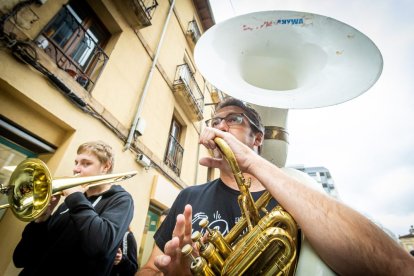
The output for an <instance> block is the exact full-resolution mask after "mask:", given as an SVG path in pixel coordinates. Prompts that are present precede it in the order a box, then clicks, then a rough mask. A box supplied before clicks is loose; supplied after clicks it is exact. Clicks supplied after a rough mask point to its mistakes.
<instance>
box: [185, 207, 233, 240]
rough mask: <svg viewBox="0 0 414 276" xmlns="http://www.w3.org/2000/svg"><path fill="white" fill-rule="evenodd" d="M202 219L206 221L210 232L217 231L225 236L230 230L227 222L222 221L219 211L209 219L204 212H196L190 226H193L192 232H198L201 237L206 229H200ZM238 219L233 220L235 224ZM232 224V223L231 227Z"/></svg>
mask: <svg viewBox="0 0 414 276" xmlns="http://www.w3.org/2000/svg"><path fill="white" fill-rule="evenodd" d="M202 219H207V220H208V228H209V229H211V230H217V231H219V232H220V233H221V234H222V235H223V236H225V235H226V234H227V233H228V232H229V231H230V230H231V228H230V226H229V222H228V221H226V220H224V219H222V216H221V215H220V213H219V211H216V212H214V214H213V217H212V218H209V217H208V215H207V214H206V213H204V212H198V213H196V214H195V215H194V216H193V220H192V222H191V223H192V225H193V230H192V231H193V232H194V231H197V230H198V231H200V232H201V234H202V235H204V234H205V232H206V231H207V230H206V229H200V226H199V223H200V221H201V220H202ZM239 219H240V217H236V218H235V222H237V221H238V220H239ZM233 224H234V223H232V225H233Z"/></svg>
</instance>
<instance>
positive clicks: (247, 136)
mask: <svg viewBox="0 0 414 276" xmlns="http://www.w3.org/2000/svg"><path fill="white" fill-rule="evenodd" d="M207 123H208V126H207V127H206V128H205V129H204V131H203V132H202V134H201V136H200V143H201V144H203V145H204V146H205V147H206V148H208V149H211V150H215V151H216V150H217V145H216V143H215V142H214V138H216V137H220V138H222V139H223V140H224V141H225V142H226V143H227V144H228V146H229V147H230V148H231V150H232V151H233V152H234V156H235V158H236V160H237V162H238V164H239V166H240V169H241V170H242V171H243V172H244V175H245V177H246V178H251V186H250V191H251V192H252V195H253V198H254V199H256V198H257V196H258V195H259V194H260V193H262V192H263V191H264V190H267V191H269V192H270V194H271V195H272V197H273V198H274V199H276V200H277V202H278V203H280V205H281V206H283V208H284V209H285V210H286V211H287V212H289V213H290V215H291V216H292V217H293V218H294V219H295V221H296V223H297V224H298V225H299V226H300V228H301V230H302V232H303V234H304V236H305V237H306V238H307V239H308V241H309V243H310V244H311V245H312V247H313V248H314V249H315V251H316V252H317V254H318V255H319V256H320V258H321V259H322V260H323V261H324V262H325V263H326V264H327V265H328V266H329V267H330V268H331V269H332V270H333V271H334V272H335V273H337V274H339V275H409V274H410V273H412V272H413V271H414V259H413V258H412V257H411V256H410V255H409V254H408V253H407V252H406V251H404V250H403V249H402V248H401V247H400V246H399V245H398V244H397V243H396V242H395V241H394V240H392V239H391V238H390V237H389V236H388V235H387V234H386V233H384V232H383V231H382V230H381V229H379V228H378V227H377V226H376V225H375V224H374V223H372V222H371V221H369V220H368V219H367V218H365V217H364V216H362V215H361V214H359V213H358V212H356V211H354V210H353V209H351V208H350V207H348V206H346V205H344V204H343V203H341V202H339V201H337V200H335V199H333V198H331V197H329V196H328V195H326V194H325V193H322V192H319V191H317V190H314V189H312V188H310V187H309V186H307V185H304V184H303V183H301V182H299V181H297V180H295V179H293V178H292V177H290V176H288V175H287V174H285V173H284V172H283V171H282V170H281V169H279V168H278V167H276V166H275V165H273V164H271V163H270V162H268V161H267V160H265V159H264V158H262V157H261V156H260V155H259V154H257V153H258V150H259V148H260V146H261V144H262V142H263V126H262V123H261V120H260V117H259V115H258V114H257V112H256V111H255V110H254V109H252V108H251V107H249V106H247V105H245V104H244V103H243V102H242V101H239V100H237V99H234V98H227V99H226V100H224V101H222V102H221V103H220V104H219V105H218V106H217V108H216V113H215V115H214V117H213V118H212V119H211V120H208V122H207ZM200 164H201V165H204V166H208V167H214V168H218V169H219V170H220V178H219V179H216V180H213V181H211V182H208V183H206V184H203V185H195V186H191V187H188V188H186V189H184V190H182V191H181V192H180V194H179V195H178V197H177V199H176V200H175V202H174V203H173V205H172V207H171V210H170V212H169V214H168V216H167V218H166V220H165V221H164V222H163V224H162V225H161V226H160V228H159V229H158V231H157V232H156V234H155V236H154V239H155V242H156V246H155V247H154V249H153V252H152V254H151V256H150V258H149V260H148V262H147V263H146V264H145V265H144V266H143V267H142V269H141V270H140V271H139V272H138V275H153V274H157V273H159V272H162V273H164V274H165V275H188V274H190V273H191V272H190V266H189V264H188V261H187V260H186V259H185V258H184V256H183V255H182V253H181V251H180V249H181V248H183V246H184V245H186V244H191V243H192V240H191V235H192V233H193V232H194V229H196V230H199V231H200V230H201V229H200V226H199V221H200V219H201V218H207V219H208V222H209V225H210V226H209V228H214V229H218V230H219V231H220V232H221V233H222V234H223V236H224V235H225V234H226V233H227V232H228V231H229V229H230V228H231V227H233V226H234V225H235V223H236V222H237V220H238V219H239V218H240V216H241V211H240V208H238V207H237V194H238V193H239V192H238V190H239V188H238V185H237V183H236V181H235V178H234V176H233V173H232V171H231V169H230V167H229V165H228V163H227V162H226V160H224V159H222V158H217V157H215V158H211V157H204V158H202V159H201V160H200ZM271 204H272V203H271ZM235 206H236V207H237V208H236V207H235Z"/></svg>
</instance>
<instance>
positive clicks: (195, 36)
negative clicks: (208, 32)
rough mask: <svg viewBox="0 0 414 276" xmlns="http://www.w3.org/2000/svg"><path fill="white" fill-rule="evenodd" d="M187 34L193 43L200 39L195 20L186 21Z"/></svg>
mask: <svg viewBox="0 0 414 276" xmlns="http://www.w3.org/2000/svg"><path fill="white" fill-rule="evenodd" d="M187 35H189V36H190V37H191V40H192V42H193V43H194V45H195V44H196V43H197V41H198V40H199V39H200V37H201V32H200V29H199V28H198V25H197V22H196V21H195V20H192V21H190V22H188V29H187Z"/></svg>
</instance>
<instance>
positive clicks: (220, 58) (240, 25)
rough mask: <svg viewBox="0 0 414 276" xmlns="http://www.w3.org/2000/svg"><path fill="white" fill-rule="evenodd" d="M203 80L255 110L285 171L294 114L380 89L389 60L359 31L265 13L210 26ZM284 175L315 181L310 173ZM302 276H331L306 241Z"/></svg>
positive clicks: (323, 20) (199, 51)
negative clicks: (385, 61)
mask: <svg viewBox="0 0 414 276" xmlns="http://www.w3.org/2000/svg"><path fill="white" fill-rule="evenodd" d="M194 58H195V63H196V65H197V68H198V69H199V70H200V73H201V74H202V75H203V76H204V77H205V78H206V79H207V80H208V82H210V83H211V84H213V85H214V86H215V87H217V88H218V89H220V90H221V91H223V92H224V93H226V94H229V95H231V96H233V97H235V98H238V99H240V100H243V101H245V102H248V103H250V104H253V105H254V108H255V109H256V110H258V111H259V113H260V115H261V116H262V119H263V122H264V125H265V127H266V134H265V138H266V139H265V142H264V146H263V151H262V152H263V153H262V155H263V157H264V158H266V159H267V160H269V161H271V162H272V163H274V164H276V165H277V166H279V167H283V166H284V165H285V162H286V157H287V144H288V139H287V136H288V135H287V132H286V130H285V128H286V121H287V111H288V109H308V108H318V107H326V106H332V105H336V104H340V103H343V102H346V101H349V100H351V99H353V98H355V97H358V96H359V95H361V94H362V93H364V92H365V91H367V90H368V89H369V88H370V87H371V86H373V85H374V84H375V82H376V81H377V80H378V78H379V77H380V75H381V72H382V67H383V60H382V55H381V53H380V51H379V49H378V48H377V47H376V45H375V44H374V43H373V42H372V41H371V40H370V39H369V38H368V37H367V36H365V35H364V34H363V33H361V32H360V31H358V30H356V29H355V28H353V27H351V26H349V25H347V24H345V23H343V22H340V21H338V20H335V19H333V18H330V17H326V16H322V15H318V14H312V13H306V12H299V11H264V12H254V13H250V14H246V15H241V16H237V17H234V18H231V19H228V20H226V21H224V22H221V23H219V24H217V25H215V26H213V27H211V28H210V29H209V30H208V31H207V32H205V33H204V34H203V35H202V36H201V38H200V39H199V40H198V42H197V44H196V48H195V51H194ZM286 172H287V173H289V174H291V175H292V176H293V177H296V178H299V179H301V180H302V181H304V182H306V181H308V182H310V181H312V180H313V179H310V177H308V176H307V175H305V174H304V173H301V172H299V171H296V170H293V169H286ZM300 254H301V256H300V259H299V262H298V267H297V275H302V274H304V275H332V271H331V270H330V269H329V268H327V266H326V265H325V264H324V263H323V262H322V261H321V260H320V259H319V258H318V257H317V255H316V254H315V253H314V252H313V249H312V248H311V247H310V245H309V244H308V243H307V240H306V239H305V240H304V241H303V243H302V247H301V253H300Z"/></svg>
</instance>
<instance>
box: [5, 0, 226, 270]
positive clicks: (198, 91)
mask: <svg viewBox="0 0 414 276" xmlns="http://www.w3.org/2000/svg"><path fill="white" fill-rule="evenodd" d="M0 15H1V22H0V28H1V29H0V31H1V35H0V45H1V47H0V64H1V67H0V129H1V135H0V148H1V151H0V162H1V164H0V165H1V170H0V183H1V184H3V185H7V184H8V179H9V177H10V175H11V172H12V170H13V169H12V168H13V166H16V165H17V164H19V163H20V162H21V161H22V160H24V159H26V158H27V157H35V158H39V159H41V160H42V161H44V162H45V163H46V164H47V167H48V169H49V170H50V173H51V176H52V178H58V177H70V176H71V175H72V168H73V162H74V158H75V155H76V149H77V147H78V145H79V144H81V143H83V142H86V141H91V140H103V141H105V142H107V143H108V144H110V145H111V146H112V147H113V148H114V151H115V169H114V173H118V172H127V171H134V170H135V171H137V172H138V173H137V175H135V176H134V177H132V178H129V179H128V180H125V181H123V182H122V183H119V184H120V185H123V187H125V189H126V190H128V191H129V192H130V193H131V194H132V196H133V198H134V200H135V213H134V218H133V221H132V225H131V227H132V231H134V233H135V236H136V239H137V241H138V245H139V247H140V249H139V261H140V263H142V262H145V261H146V258H147V257H148V254H149V252H150V251H151V249H152V246H153V241H152V235H153V233H154V231H155V229H156V227H157V226H158V220H159V215H160V214H161V211H162V210H163V209H166V208H168V207H170V206H171V204H172V202H173V200H174V198H175V197H176V195H177V194H178V192H179V191H180V190H181V189H183V188H185V187H187V186H189V185H194V184H195V183H204V182H206V181H207V180H208V179H210V178H211V177H214V173H215V172H214V170H209V169H207V168H205V167H202V166H199V165H198V159H199V156H200V155H206V154H208V152H207V151H206V150H205V149H204V148H203V147H200V146H199V145H198V137H199V134H200V132H201V130H202V128H203V124H202V122H203V120H204V119H208V118H209V117H210V116H211V114H212V112H213V111H214V104H212V103H215V102H217V101H218V100H219V94H218V93H217V91H215V90H214V89H213V88H212V87H211V86H210V84H208V83H206V82H205V80H204V79H203V77H202V76H201V75H200V73H199V72H198V71H197V68H196V66H195V64H194V60H193V51H194V46H195V43H196V42H197V39H198V38H199V37H200V35H201V34H202V33H203V32H204V31H206V30H207V29H208V28H209V27H211V26H212V25H213V24H214V18H213V16H212V12H211V8H210V7H209V4H208V1H206V0H205V1H203V0H170V1H167V0H116V1H115V0H87V1H81V0H70V1H67V0H54V1H46V0H42V1H41V0H37V1H30V0H29V1H18V0H6V1H2V2H1V4H0ZM7 202H8V199H7V196H6V195H0V204H1V205H3V204H6V205H7ZM25 225H26V222H23V221H21V220H20V219H18V218H17V217H16V216H15V215H14V214H13V213H12V212H11V211H10V210H9V208H5V209H2V210H0V244H1V249H2V250H0V274H1V275H16V274H17V272H18V269H16V268H15V267H14V265H13V262H12V260H11V259H12V254H13V250H14V247H15V246H16V244H17V243H18V241H19V240H20V236H21V232H22V230H23V228H24V226H25Z"/></svg>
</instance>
